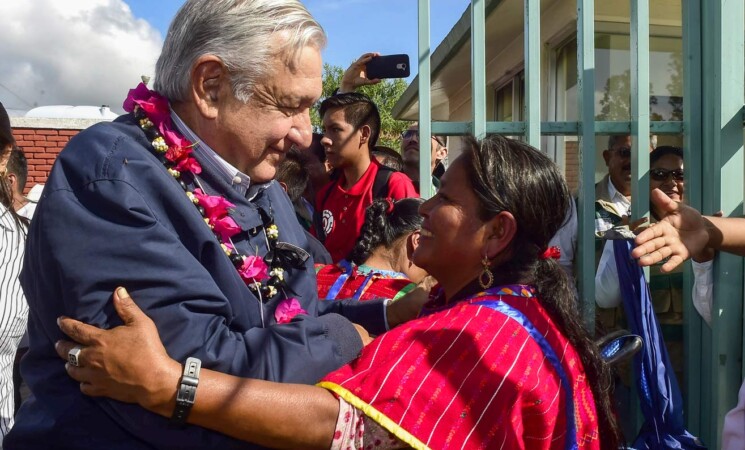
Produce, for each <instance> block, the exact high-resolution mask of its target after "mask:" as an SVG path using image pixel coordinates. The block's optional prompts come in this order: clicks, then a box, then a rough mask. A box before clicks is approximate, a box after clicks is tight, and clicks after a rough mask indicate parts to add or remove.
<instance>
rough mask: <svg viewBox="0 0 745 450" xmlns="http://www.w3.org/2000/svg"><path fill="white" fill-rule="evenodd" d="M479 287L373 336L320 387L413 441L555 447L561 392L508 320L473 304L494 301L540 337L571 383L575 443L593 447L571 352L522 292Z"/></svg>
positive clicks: (583, 389)
mask: <svg viewBox="0 0 745 450" xmlns="http://www.w3.org/2000/svg"><path fill="white" fill-rule="evenodd" d="M527 295H529V296H523V295H520V293H516V295H489V294H486V293H482V294H477V295H476V296H474V297H471V298H469V299H467V300H464V301H461V302H459V303H458V304H456V305H455V306H453V307H451V308H449V309H446V310H443V311H440V312H436V313H434V314H431V315H429V316H426V317H423V318H419V319H416V320H414V321H411V322H409V323H407V324H404V325H401V326H399V327H396V328H394V329H393V330H391V331H389V332H387V333H385V334H384V335H382V336H380V337H378V338H377V339H376V340H375V341H373V342H372V343H371V344H370V345H368V346H367V347H366V348H365V349H364V351H363V353H362V355H361V356H360V357H359V358H358V359H357V360H355V361H354V362H353V363H351V364H349V365H347V366H344V367H342V368H341V369H339V370H337V371H335V372H333V373H331V374H330V375H328V376H327V377H326V378H325V379H324V380H323V381H322V382H321V383H320V385H321V386H323V387H325V388H327V389H329V390H331V391H333V392H335V393H336V394H337V395H339V396H341V397H342V398H344V399H345V400H346V401H347V402H349V403H351V404H352V405H353V406H355V407H356V408H358V409H360V410H362V411H363V412H364V413H365V414H366V415H367V416H368V417H370V418H371V419H373V420H374V421H376V422H378V423H379V424H381V425H382V426H383V427H384V428H386V429H387V430H388V431H390V432H391V433H393V434H394V435H396V436H397V437H398V438H399V439H400V440H401V441H403V442H405V443H407V444H409V445H411V446H412V447H414V448H432V449H446V448H455V447H457V448H467V449H477V448H509V449H523V448H527V449H563V448H564V447H565V442H564V436H565V435H566V431H567V429H566V427H567V420H566V410H567V409H566V396H565V392H564V390H563V388H562V387H561V382H560V379H559V377H558V374H557V373H556V370H555V369H554V368H553V367H552V366H551V364H550V363H549V362H548V361H547V360H546V357H545V356H544V353H543V351H542V350H541V348H540V347H539V345H538V344H537V342H536V341H535V340H533V339H532V338H531V337H530V335H529V333H528V332H527V331H526V330H525V328H523V326H522V325H521V324H520V323H518V322H517V321H516V320H514V319H511V318H509V317H508V316H506V315H505V314H502V313H500V312H498V311H496V310H494V309H491V308H489V307H485V306H481V305H473V304H472V303H474V302H477V301H484V300H502V301H503V302H505V303H507V304H508V305H509V306H511V307H512V308H515V309H517V310H519V311H520V312H522V314H524V315H525V316H526V317H527V318H528V320H530V322H532V324H533V325H534V327H535V328H536V329H537V330H538V331H539V332H540V333H541V334H542V335H543V336H545V338H546V340H547V341H548V343H549V344H550V346H551V347H552V348H553V349H554V352H555V353H556V355H557V356H558V358H559V359H560V361H561V366H562V367H563V370H564V371H565V372H566V374H567V377H568V379H569V382H570V383H571V384H572V388H573V398H574V408H573V409H574V416H575V423H576V436H577V444H578V448H579V449H587V450H590V449H598V448H600V443H599V436H598V425H597V415H596V411H595V402H594V400H593V395H592V391H591V390H590V386H589V384H588V383H587V382H586V380H585V375H584V370H583V368H582V363H581V361H580V359H579V356H578V354H577V353H576V351H575V350H574V348H572V346H571V345H570V344H569V342H568V341H567V340H566V339H565V337H564V336H563V335H562V334H561V332H560V331H559V330H558V329H557V327H556V326H555V325H554V323H553V322H552V321H551V319H550V317H549V316H548V314H547V313H546V311H545V310H544V309H543V308H542V307H541V306H540V305H539V303H538V302H537V300H536V298H535V297H532V295H531V294H530V293H529V292H528V293H527Z"/></svg>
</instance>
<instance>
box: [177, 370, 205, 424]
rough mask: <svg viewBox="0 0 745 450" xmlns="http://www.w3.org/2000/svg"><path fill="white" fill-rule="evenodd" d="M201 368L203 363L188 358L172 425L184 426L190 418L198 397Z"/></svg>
mask: <svg viewBox="0 0 745 450" xmlns="http://www.w3.org/2000/svg"><path fill="white" fill-rule="evenodd" d="M201 367H202V361H200V360H199V359H198V358H188V359H187V360H186V364H184V374H183V375H181V379H180V380H179V385H178V391H177V392H176V409H174V410H173V415H172V416H171V423H172V424H174V425H183V424H184V423H186V418H187V417H189V411H191V407H192V406H193V405H194V399H195V398H196V396H197V386H198V385H199V369H200V368H201Z"/></svg>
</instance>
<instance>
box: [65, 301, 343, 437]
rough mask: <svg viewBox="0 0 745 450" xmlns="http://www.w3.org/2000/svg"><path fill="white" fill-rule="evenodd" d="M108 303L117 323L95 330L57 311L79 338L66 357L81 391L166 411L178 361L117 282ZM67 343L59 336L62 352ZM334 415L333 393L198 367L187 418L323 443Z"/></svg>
mask: <svg viewBox="0 0 745 450" xmlns="http://www.w3.org/2000/svg"><path fill="white" fill-rule="evenodd" d="M114 307H115V308H116V311H117V313H118V314H119V316H120V317H121V318H122V320H123V321H124V325H123V326H120V327H116V328H113V329H111V330H101V329H98V328H95V327H92V326H90V325H86V324H84V323H82V322H78V321H76V320H73V319H70V318H60V320H59V321H58V322H59V326H60V328H61V329H62V331H63V332H64V333H65V334H67V335H68V336H70V337H71V338H72V339H74V340H75V341H77V342H79V343H81V344H83V345H84V347H82V351H81V352H80V354H79V355H78V361H79V367H76V366H73V365H70V364H69V363H68V364H66V368H67V372H68V374H69V375H70V376H71V377H72V378H74V379H75V380H77V381H80V390H81V391H82V392H83V393H84V394H86V395H92V396H105V397H110V398H113V399H116V400H119V401H123V402H127V403H137V404H139V405H140V406H142V407H144V408H146V409H148V410H150V411H153V412H155V413H157V414H160V415H162V416H165V417H170V416H171V414H172V413H173V410H174V408H175V404H176V400H175V398H176V390H177V387H178V383H179V379H180V377H181V372H182V367H181V364H179V363H178V362H176V361H174V360H173V359H171V358H170V357H169V356H168V354H167V353H166V350H165V348H164V347H163V344H162V343H161V342H160V337H159V335H158V330H157V329H156V328H155V324H154V323H153V322H152V320H150V319H149V318H148V317H147V316H146V315H145V314H144V313H143V312H142V310H140V309H139V308H138V307H137V305H136V304H135V303H134V301H133V300H132V299H131V297H129V294H127V292H126V290H125V289H123V288H119V289H117V291H116V292H115V293H114ZM74 346H75V343H72V342H67V341H60V342H58V343H57V345H56V349H57V353H58V354H59V356H60V357H61V358H63V359H65V360H66V359H67V357H68V356H67V355H68V352H69V351H70V349H72V348H73V347H74ZM338 414H339V403H338V400H337V399H336V398H335V397H334V396H333V395H332V394H331V393H330V392H329V391H327V390H325V389H322V388H318V387H315V386H306V385H297V384H280V383H273V382H269V381H262V380H253V379H243V378H238V377H234V376H231V375H227V374H223V373H219V372H214V371H211V370H206V369H203V370H202V371H201V373H200V377H199V386H198V388H197V394H196V399H195V403H194V406H193V407H192V409H191V412H190V414H189V416H188V419H187V421H188V422H189V423H191V424H193V425H199V426H202V427H205V428H209V429H212V430H215V431H219V432H221V433H224V434H227V435H230V436H233V437H235V438H238V439H241V440H245V441H250V442H254V443H257V444H260V445H263V446H267V447H273V448H298V447H302V448H324V449H328V448H329V447H330V445H331V439H332V437H333V435H334V430H335V427H336V420H337V417H338Z"/></svg>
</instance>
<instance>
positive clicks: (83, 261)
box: [4, 116, 384, 449]
mask: <svg viewBox="0 0 745 450" xmlns="http://www.w3.org/2000/svg"><path fill="white" fill-rule="evenodd" d="M149 145H150V144H149V142H148V141H147V139H146V138H145V135H144V133H143V132H142V131H141V130H140V129H139V127H138V126H137V125H136V124H135V123H134V120H133V119H132V117H131V116H123V117H122V118H120V119H118V120H117V121H115V122H114V123H107V124H99V125H95V126H93V127H91V128H89V129H87V130H85V131H83V132H81V133H80V134H79V135H77V136H76V137H75V138H73V139H72V140H71V141H70V143H69V144H68V145H67V147H66V148H65V149H64V150H63V151H62V153H61V154H60V156H59V158H58V159H57V161H56V163H55V166H54V168H53V170H52V173H51V175H50V177H49V179H48V181H47V184H46V186H45V190H44V194H43V197H42V200H41V201H40V202H39V206H38V208H37V210H36V216H35V218H34V221H33V224H32V226H31V229H30V231H29V236H28V242H27V250H26V259H25V264H24V269H23V273H22V276H21V279H22V280H21V281H22V284H23V287H24V290H25V293H26V297H27V299H28V302H29V306H30V311H31V312H30V317H29V333H30V350H29V352H28V354H27V356H26V357H25V359H24V360H23V363H22V374H23V378H24V380H25V381H26V382H27V383H28V385H29V386H30V388H31V391H32V393H33V395H32V397H31V399H30V400H29V401H27V402H26V403H24V405H23V407H22V408H21V411H20V412H19V415H18V417H17V420H16V425H15V427H14V428H13V430H12V431H11V433H10V434H9V435H8V436H7V437H6V439H5V442H4V444H5V447H6V448H8V449H13V448H24V449H26V448H76V449H104V448H106V449H119V448H122V449H124V448H126V449H136V448H180V449H186V448H195V449H196V448H199V449H201V448H252V447H253V446H251V445H250V444H247V443H243V442H238V441H236V440H233V439H230V438H228V437H225V436H223V435H220V434H218V433H214V432H211V431H208V430H205V429H201V428H198V427H186V428H185V429H177V428H173V427H171V426H170V425H169V424H168V420H167V419H165V418H162V417H160V416H157V415H155V414H152V413H149V412H147V411H145V410H144V409H142V408H140V407H138V406H136V405H125V404H122V403H119V402H116V401H113V400H108V399H101V398H91V397H85V396H83V395H82V394H81V393H80V391H79V386H78V384H77V383H76V382H75V381H74V380H72V379H71V378H69V377H68V376H67V375H66V373H65V370H64V363H63V361H62V360H60V359H59V357H58V356H57V355H56V354H55V351H54V343H55V341H57V340H59V339H63V338H64V336H63V335H62V333H61V332H60V330H59V328H58V327H57V325H56V319H57V317H59V316H61V315H66V316H69V317H73V318H76V319H79V320H82V321H84V322H88V323H91V324H94V325H96V326H99V327H102V328H110V327H114V326H117V325H120V324H121V321H120V319H119V318H118V317H117V315H116V312H115V311H114V309H113V306H112V303H111V294H112V292H113V290H114V288H115V287H116V286H120V285H121V286H124V287H126V288H127V289H128V290H129V292H130V293H131V295H132V297H133V298H134V299H135V301H136V302H137V304H138V305H139V306H140V307H141V308H142V309H143V310H144V311H145V312H146V313H147V314H148V315H149V316H150V317H151V318H152V319H153V320H154V321H155V323H156V325H157V326H158V330H159V332H160V337H161V339H162V340H163V343H164V344H165V347H166V349H167V350H168V353H169V355H170V356H171V357H173V358H174V359H176V360H179V361H182V362H183V361H184V360H185V359H186V358H187V357H189V356H195V357H198V358H200V359H201V360H202V363H203V366H204V367H207V368H210V369H214V370H218V371H221V372H226V373H231V374H235V375H239V376H244V377H252V378H261V379H265V380H274V381H284V382H298V383H314V382H316V381H317V380H318V379H320V378H321V377H322V376H323V375H325V374H326V373H328V372H330V371H332V370H334V369H336V368H338V367H340V366H341V365H342V364H344V363H346V362H348V361H349V360H350V359H352V358H353V357H354V356H356V354H357V353H358V352H359V350H360V349H361V340H360V339H359V335H357V333H356V331H355V330H354V327H353V326H352V324H351V322H350V321H349V320H347V319H345V318H344V317H342V316H341V315H339V314H336V313H340V314H343V315H345V316H347V317H348V318H349V319H351V320H353V321H355V322H358V323H361V324H363V325H365V326H366V327H367V328H369V330H370V332H371V333H379V332H381V331H383V328H384V319H383V307H382V305H381V304H380V303H375V302H373V303H371V304H366V303H359V304H352V303H344V302H339V303H331V302H328V303H326V302H323V303H321V302H318V299H317V296H316V284H315V272H314V270H313V261H312V259H308V261H306V263H305V265H304V266H303V267H302V268H299V269H291V270H289V272H288V273H287V275H286V276H287V278H288V280H289V285H290V290H291V292H290V293H288V294H289V295H291V296H293V297H295V298H297V299H298V300H299V301H300V302H301V304H302V305H303V307H304V309H305V310H307V311H308V313H309V314H308V315H307V316H298V317H297V318H296V319H295V320H294V321H293V322H292V323H290V324H284V325H277V324H276V322H275V319H274V308H275V307H276V305H277V303H278V302H279V301H280V300H281V298H280V297H281V296H278V297H277V299H275V300H273V301H270V302H268V303H266V304H262V303H261V302H259V301H258V299H257V298H256V297H255V296H254V294H253V293H252V292H251V291H250V290H249V289H248V288H247V287H246V285H245V283H244V282H243V281H242V280H241V278H240V276H239V275H238V273H237V272H236V270H235V268H234V267H233V265H232V263H231V262H230V261H229V259H228V258H227V257H226V256H225V254H224V253H223V251H222V249H221V248H220V245H219V244H218V242H217V240H216V239H215V236H214V235H213V233H212V232H211V230H210V229H209V228H208V227H207V226H206V225H205V223H204V221H203V219H202V217H201V215H200V214H199V212H198V211H197V209H196V208H195V207H194V205H193V204H192V203H191V202H190V201H189V200H188V198H187V197H186V195H185V193H184V191H183V188H182V187H181V186H179V183H178V182H177V181H176V180H175V179H174V178H172V177H171V176H170V175H169V174H168V173H167V172H166V170H165V168H164V166H163V165H162V164H161V163H160V162H159V161H158V160H157V159H156V158H155V156H154V155H153V154H152V153H151V152H150V149H149ZM202 166H203V173H202V174H201V175H200V184H201V186H202V187H203V188H204V189H205V190H206V191H207V192H208V193H211V194H222V195H225V196H226V198H227V199H228V200H230V201H231V202H232V203H234V204H235V205H236V208H235V210H234V211H232V212H231V216H232V217H233V218H234V219H235V221H236V222H237V223H238V224H239V225H240V226H241V229H242V230H243V231H242V232H241V233H240V234H239V235H237V236H236V237H234V238H233V241H234V243H235V244H236V247H237V248H238V249H239V250H241V253H242V254H256V251H257V249H258V252H259V254H261V255H263V254H265V253H266V251H267V248H266V239H265V236H264V231H263V227H262V226H261V225H262V221H261V218H260V216H259V213H258V208H262V209H264V210H265V211H266V212H269V213H271V214H273V216H274V218H275V223H276V224H277V226H278V227H279V232H280V237H279V240H280V241H284V242H288V243H292V244H294V245H297V246H299V247H303V248H307V241H306V238H305V235H304V232H303V229H302V227H301V226H300V225H299V224H298V222H297V220H296V219H295V213H294V210H293V207H292V204H291V203H290V201H289V199H288V198H287V195H286V194H285V193H284V191H283V190H282V189H281V187H280V186H279V185H278V184H277V183H275V182H271V183H269V185H268V187H267V188H266V189H265V190H263V191H262V192H261V193H260V194H259V195H258V196H257V197H256V198H255V199H253V200H252V201H251V202H249V201H247V200H246V199H245V198H244V197H243V196H242V195H240V194H239V193H238V192H237V191H235V190H233V189H232V188H231V187H230V186H229V185H228V184H227V183H226V182H225V181H224V180H222V179H221V178H220V177H218V176H217V175H216V174H215V173H211V172H210V170H209V167H208V166H207V165H205V164H203V165H202ZM131 357H132V358H137V355H131ZM175 388H176V386H174V389H175Z"/></svg>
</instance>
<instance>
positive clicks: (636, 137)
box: [631, 0, 649, 274]
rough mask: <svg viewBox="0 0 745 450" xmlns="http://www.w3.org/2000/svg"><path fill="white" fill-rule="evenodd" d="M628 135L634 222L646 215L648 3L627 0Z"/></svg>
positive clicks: (647, 169) (647, 171) (647, 176)
mask: <svg viewBox="0 0 745 450" xmlns="http://www.w3.org/2000/svg"><path fill="white" fill-rule="evenodd" d="M631 135H632V142H633V145H632V146H631V171H632V173H633V174H634V177H635V178H636V182H634V183H631V198H632V200H633V201H632V202H631V216H632V217H633V218H634V219H638V218H640V217H646V216H648V214H649V0H631ZM647 274H648V272H647Z"/></svg>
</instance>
